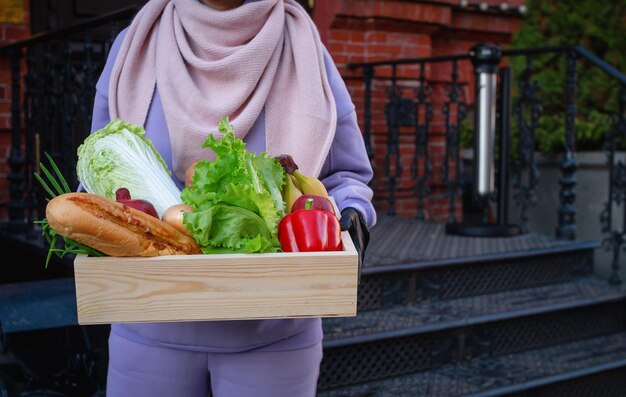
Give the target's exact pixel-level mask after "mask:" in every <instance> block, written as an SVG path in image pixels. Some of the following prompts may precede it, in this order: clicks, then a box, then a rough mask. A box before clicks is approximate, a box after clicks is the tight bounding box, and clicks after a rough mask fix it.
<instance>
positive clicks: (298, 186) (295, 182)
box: [287, 174, 302, 193]
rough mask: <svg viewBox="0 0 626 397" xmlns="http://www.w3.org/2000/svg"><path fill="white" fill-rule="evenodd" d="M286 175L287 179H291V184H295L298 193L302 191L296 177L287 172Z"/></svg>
mask: <svg viewBox="0 0 626 397" xmlns="http://www.w3.org/2000/svg"><path fill="white" fill-rule="evenodd" d="M287 176H288V177H289V179H291V182H293V184H294V185H296V187H297V188H298V190H299V191H300V193H302V186H300V182H298V180H297V179H296V177H295V176H293V175H292V174H287Z"/></svg>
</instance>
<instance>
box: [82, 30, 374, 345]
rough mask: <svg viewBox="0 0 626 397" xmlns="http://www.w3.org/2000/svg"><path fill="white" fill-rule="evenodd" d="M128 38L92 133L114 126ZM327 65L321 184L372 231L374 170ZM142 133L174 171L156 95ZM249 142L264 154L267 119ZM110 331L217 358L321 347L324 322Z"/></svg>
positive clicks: (103, 89) (105, 85)
mask: <svg viewBox="0 0 626 397" xmlns="http://www.w3.org/2000/svg"><path fill="white" fill-rule="evenodd" d="M125 35H126V30H124V31H122V32H121V33H120V34H119V35H118V37H117V38H116V40H115V42H114V44H113V46H112V48H111V51H110V53H109V57H108V60H107V63H106V65H105V67H104V69H103V72H102V74H101V76H100V79H99V80H98V83H97V85H96V97H95V101H94V109H93V121H92V132H93V131H96V130H98V129H101V128H103V127H104V126H106V125H107V124H108V123H109V121H110V117H109V106H108V91H109V79H110V75H111V69H112V68H113V63H114V62H115V58H116V56H117V53H118V51H119V48H120V45H121V43H122V41H123V39H124V37H125ZM324 63H325V66H326V73H327V75H328V80H329V83H330V87H331V90H332V92H333V95H334V98H335V102H336V105H337V131H336V134H335V138H334V141H333V144H332V147H331V149H330V152H329V153H328V156H327V158H326V161H325V164H324V166H323V168H322V171H321V173H320V175H319V178H320V180H321V181H322V182H323V183H324V185H325V186H326V188H327V189H328V192H329V194H330V195H332V196H334V198H335V201H336V202H337V206H338V207H339V209H340V210H343V209H344V208H347V207H353V208H355V209H357V210H358V211H359V212H360V213H361V214H362V215H363V218H364V220H365V222H366V223H367V225H368V226H369V227H372V226H373V225H374V224H375V223H376V212H375V211H374V208H373V206H372V204H371V199H372V190H371V189H370V188H369V187H368V185H367V184H368V183H369V181H370V180H371V178H372V168H371V165H370V162H369V159H368V157H367V154H366V152H365V146H364V142H363V137H362V135H361V131H360V129H359V126H358V124H357V119H356V112H355V107H354V104H353V103H352V100H351V98H350V94H349V93H348V90H347V89H346V86H345V84H344V82H343V79H342V78H341V76H340V74H339V71H338V70H337V68H336V67H335V65H334V63H333V61H332V59H331V57H330V55H329V54H328V52H327V51H326V50H325V49H324ZM144 128H145V130H146V137H147V138H149V139H150V140H151V141H152V142H153V143H154V146H155V147H156V149H157V150H158V151H159V153H160V154H161V156H163V159H164V160H165V162H166V163H167V166H168V167H169V169H173V168H172V150H171V147H170V140H169V133H168V128H167V123H166V121H165V115H164V113H163V107H162V105H161V99H160V97H159V94H158V91H157V90H155V93H154V96H153V98H152V103H151V105H150V109H149V111H148V116H147V120H146V124H145V125H144ZM245 142H246V146H247V148H248V150H250V151H251V152H255V153H259V152H262V151H265V120H264V115H263V113H261V115H260V116H259V118H258V119H257V121H256V122H255V123H254V125H253V127H252V129H251V130H250V131H249V132H248V134H247V135H246V137H245ZM172 177H173V179H174V181H175V182H176V184H177V185H178V187H179V188H181V189H182V188H183V187H184V184H183V182H181V181H180V180H178V179H177V178H176V176H175V175H174V174H172ZM111 331H112V332H116V333H117V334H119V335H120V336H122V337H125V338H127V339H130V340H134V341H136V342H140V343H143V344H148V345H153V346H161V347H174V348H177V349H188V350H193V351H203V352H214V353H226V352H243V351H247V350H252V349H259V350H263V351H281V350H290V349H300V348H305V347H309V346H312V345H315V344H317V343H319V342H320V341H321V340H322V337H323V335H322V327H321V319H320V318H302V319H278V320H241V321H210V322H209V321H198V322H183V323H180V322H177V323H136V324H135V323H131V324H112V326H111Z"/></svg>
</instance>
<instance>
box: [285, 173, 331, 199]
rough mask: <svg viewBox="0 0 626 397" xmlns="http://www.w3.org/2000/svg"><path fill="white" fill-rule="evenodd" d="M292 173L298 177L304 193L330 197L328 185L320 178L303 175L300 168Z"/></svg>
mask: <svg viewBox="0 0 626 397" xmlns="http://www.w3.org/2000/svg"><path fill="white" fill-rule="evenodd" d="M292 175H293V176H294V177H295V178H296V180H297V181H298V183H299V184H300V188H301V190H302V193H304V194H312V195H314V196H322V197H326V198H329V197H328V191H327V190H326V187H325V186H324V185H323V184H322V182H321V181H320V180H319V179H317V178H314V177H312V176H305V175H302V173H301V172H300V171H298V170H295V171H294V172H293V174H292Z"/></svg>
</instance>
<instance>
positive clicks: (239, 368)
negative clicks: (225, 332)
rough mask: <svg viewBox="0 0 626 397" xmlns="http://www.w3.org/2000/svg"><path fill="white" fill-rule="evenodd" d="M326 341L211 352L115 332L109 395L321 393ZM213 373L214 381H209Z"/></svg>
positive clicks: (280, 396) (281, 396) (274, 396)
mask: <svg viewBox="0 0 626 397" xmlns="http://www.w3.org/2000/svg"><path fill="white" fill-rule="evenodd" d="M321 360H322V344H321V343H318V344H317V345H314V346H312V347H308V348H305V349H299V350H287V351H278V352H268V351H254V350H252V351H248V352H244V353H206V352H196V351H189V350H177V349H170V348H163V347H155V346H149V345H145V344H141V343H137V342H134V341H131V340H129V339H126V338H124V337H122V336H119V335H118V334H116V333H115V332H111V335H110V337H109V369H108V379H107V390H106V395H107V397H127V396H133V397H143V396H146V397H147V396H149V397H174V396H176V397H207V395H208V394H209V390H211V391H212V393H213V397H295V396H298V397H308V396H311V397H313V396H315V391H316V387H317V378H318V375H319V365H320V362H321ZM209 373H210V382H209Z"/></svg>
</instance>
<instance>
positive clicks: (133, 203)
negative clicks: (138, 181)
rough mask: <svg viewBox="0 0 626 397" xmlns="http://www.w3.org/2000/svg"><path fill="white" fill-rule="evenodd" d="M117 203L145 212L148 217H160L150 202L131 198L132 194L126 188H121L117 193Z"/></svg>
mask: <svg viewBox="0 0 626 397" xmlns="http://www.w3.org/2000/svg"><path fill="white" fill-rule="evenodd" d="M115 201H117V202H118V203H122V204H125V205H127V206H129V207H132V208H134V209H137V210H139V211H143V212H145V213H146V214H148V215H152V216H153V217H155V218H158V217H159V214H157V212H156V209H154V205H152V203H151V202H149V201H148V200H141V199H132V198H130V192H129V191H128V189H126V188H125V187H121V188H119V189H117V190H116V191H115Z"/></svg>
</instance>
